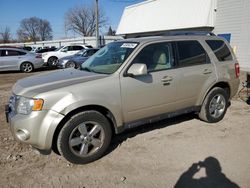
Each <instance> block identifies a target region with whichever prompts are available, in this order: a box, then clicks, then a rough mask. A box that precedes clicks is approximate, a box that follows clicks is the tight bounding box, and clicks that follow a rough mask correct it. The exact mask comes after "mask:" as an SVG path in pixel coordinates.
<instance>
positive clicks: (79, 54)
mask: <svg viewBox="0 0 250 188" xmlns="http://www.w3.org/2000/svg"><path fill="white" fill-rule="evenodd" d="M85 51H86V49H83V50H80V51H79V52H77V53H76V54H75V55H77V56H81V55H83V54H84V52H85Z"/></svg>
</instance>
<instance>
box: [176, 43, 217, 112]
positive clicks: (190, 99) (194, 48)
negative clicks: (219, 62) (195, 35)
mask: <svg viewBox="0 0 250 188" xmlns="http://www.w3.org/2000/svg"><path fill="white" fill-rule="evenodd" d="M204 47H205V45H204V44H202V42H199V41H198V40H184V41H177V42H175V48H176V51H177V57H178V58H177V59H178V60H177V62H178V63H177V64H178V65H177V67H178V68H177V69H178V70H179V74H181V75H182V76H181V82H180V86H179V87H178V93H180V95H178V100H179V102H180V103H181V106H182V108H186V107H191V106H198V105H199V104H198V100H199V98H200V96H201V95H203V94H204V93H205V92H206V90H207V88H209V87H210V86H211V85H212V84H213V83H214V82H215V81H216V72H215V68H214V65H213V63H211V61H210V58H209V56H208V54H207V53H206V51H205V50H204Z"/></svg>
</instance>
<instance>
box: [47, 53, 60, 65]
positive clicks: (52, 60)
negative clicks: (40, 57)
mask: <svg viewBox="0 0 250 188" xmlns="http://www.w3.org/2000/svg"><path fill="white" fill-rule="evenodd" d="M57 60H58V58H57V57H54V56H53V57H50V58H49V59H48V66H49V67H52V66H56V63H57Z"/></svg>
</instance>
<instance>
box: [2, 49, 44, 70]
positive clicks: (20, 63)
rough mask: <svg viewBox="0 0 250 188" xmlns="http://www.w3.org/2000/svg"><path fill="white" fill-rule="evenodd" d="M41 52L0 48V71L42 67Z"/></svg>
mask: <svg viewBox="0 0 250 188" xmlns="http://www.w3.org/2000/svg"><path fill="white" fill-rule="evenodd" d="M43 64H44V61H43V59H42V56H41V54H35V53H32V52H28V51H26V50H22V49H18V48H3V47H1V48H0V71H11V70H20V71H22V72H32V71H33V70H34V69H37V68H40V67H42V66H43Z"/></svg>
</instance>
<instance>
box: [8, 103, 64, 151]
mask: <svg viewBox="0 0 250 188" xmlns="http://www.w3.org/2000/svg"><path fill="white" fill-rule="evenodd" d="M5 113H6V118H7V122H9V125H10V130H11V132H12V134H13V136H14V137H15V139H16V140H17V141H20V142H22V143H26V144H30V145H31V146H33V147H34V148H37V149H39V150H42V151H50V150H51V147H52V141H53V135H54V132H55V130H56V127H57V125H58V124H59V123H60V121H61V120H62V119H63V118H64V115H62V114H59V113H57V112H55V111H53V110H42V111H34V112H32V113H31V114H29V115H22V114H14V113H13V112H11V109H10V108H9V107H8V106H6V108H5Z"/></svg>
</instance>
